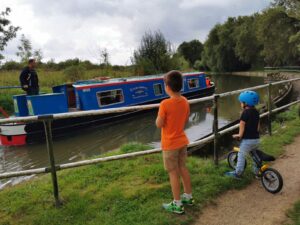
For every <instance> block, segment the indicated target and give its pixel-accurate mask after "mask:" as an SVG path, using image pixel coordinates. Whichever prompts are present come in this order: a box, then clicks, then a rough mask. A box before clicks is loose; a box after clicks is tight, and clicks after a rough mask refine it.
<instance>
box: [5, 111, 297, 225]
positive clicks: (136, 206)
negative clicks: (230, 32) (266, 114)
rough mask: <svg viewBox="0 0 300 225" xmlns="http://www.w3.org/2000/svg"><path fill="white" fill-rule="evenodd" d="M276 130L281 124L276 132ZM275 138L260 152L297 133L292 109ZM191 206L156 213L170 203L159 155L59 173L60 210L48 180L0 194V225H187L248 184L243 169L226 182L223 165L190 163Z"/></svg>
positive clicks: (206, 161)
mask: <svg viewBox="0 0 300 225" xmlns="http://www.w3.org/2000/svg"><path fill="white" fill-rule="evenodd" d="M278 124H281V125H282V124H283V125H284V126H283V128H280V126H279V125H278ZM273 125H274V136H272V137H263V139H262V146H263V149H264V150H265V151H267V152H269V153H273V154H275V155H279V154H280V153H282V151H283V148H282V147H283V146H284V145H285V144H288V143H290V142H292V140H293V137H294V136H296V135H297V134H299V133H300V119H299V118H298V116H297V109H296V108H294V109H293V110H292V111H291V112H288V113H284V114H283V115H282V116H281V118H280V119H278V120H277V121H275V122H274V124H273ZM141 147H142V149H148V148H149V147H147V146H141V145H140V144H134V143H130V144H127V145H125V146H123V147H122V148H121V149H120V150H118V151H117V152H114V153H109V155H111V154H119V153H127V152H131V151H136V150H140V149H141ZM188 168H189V170H190V172H191V176H192V185H193V196H194V198H195V200H196V205H195V206H193V207H186V214H185V215H183V216H177V215H172V214H169V213H167V212H165V211H163V210H162V209H161V204H162V203H163V202H168V201H170V200H171V191H170V186H169V181H168V176H167V173H166V172H165V171H164V169H163V164H162V158H161V154H155V155H149V156H143V157H139V158H135V159H128V160H119V161H111V162H107V163H101V164H98V165H94V166H86V167H81V168H76V169H71V170H64V171H59V172H58V182H59V190H60V196H61V198H62V200H63V203H64V204H63V206H62V207H61V208H59V209H57V208H55V207H54V206H53V203H54V199H53V194H52V184H51V178H50V175H44V176H39V177H37V178H35V179H32V180H30V181H28V182H24V183H21V184H19V185H16V186H14V187H9V188H7V189H5V190H2V191H0V218H1V221H0V224H6V225H9V224H43V225H47V224H56V225H59V224H103V225H106V224H109V225H111V224H114V225H122V224H130V225H134V224H139V225H140V224H147V225H151V224H153V225H154V224H155V225H159V224H161V225H167V224H175V225H179V224H181V225H183V224H191V223H192V222H193V221H195V219H197V218H198V216H199V212H200V211H201V209H202V208H203V207H204V206H205V205H206V204H207V203H209V202H211V201H213V200H214V199H215V198H216V197H217V196H218V195H220V194H222V193H223V192H225V191H226V190H229V189H240V188H243V187H244V186H246V185H247V184H249V183H250V182H251V180H252V179H253V176H252V174H251V171H250V170H251V168H250V167H248V168H247V170H246V173H245V177H244V179H242V180H241V181H236V180H232V179H231V178H228V177H225V176H224V172H226V171H228V170H229V168H228V166H227V163H226V162H225V160H223V161H221V162H220V165H219V167H215V166H214V165H213V163H212V160H210V159H202V158H199V157H195V156H192V157H189V160H188Z"/></svg>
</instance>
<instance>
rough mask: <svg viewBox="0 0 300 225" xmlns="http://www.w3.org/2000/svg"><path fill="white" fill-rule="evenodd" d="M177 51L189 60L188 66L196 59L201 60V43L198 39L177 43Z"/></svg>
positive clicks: (192, 64) (191, 65)
mask: <svg viewBox="0 0 300 225" xmlns="http://www.w3.org/2000/svg"><path fill="white" fill-rule="evenodd" d="M177 51H178V52H179V54H181V55H182V56H183V57H184V59H185V60H187V61H188V62H189V64H190V67H193V66H194V64H195V62H196V61H197V60H201V54H202V51H203V44H202V43H201V42H200V41H199V40H192V41H190V42H183V43H181V44H180V45H179V47H178V50H177Z"/></svg>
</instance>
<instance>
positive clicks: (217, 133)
mask: <svg viewBox="0 0 300 225" xmlns="http://www.w3.org/2000/svg"><path fill="white" fill-rule="evenodd" d="M218 98H219V95H214V122H213V132H214V135H215V137H214V163H215V165H216V166H218V164H219V156H218V139H219V132H218V130H219V125H218Z"/></svg>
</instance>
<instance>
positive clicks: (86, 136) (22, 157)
mask: <svg viewBox="0 0 300 225" xmlns="http://www.w3.org/2000/svg"><path fill="white" fill-rule="evenodd" d="M212 80H213V81H214V82H215V84H216V87H217V91H216V92H217V93H223V92H227V91H231V90H236V89H242V88H245V87H251V86H255V85H259V84H262V83H263V78H257V77H254V78H253V77H242V76H241V77H237V76H228V75H225V76H220V75H219V76H212ZM261 94H263V93H261ZM219 102H220V104H219V105H220V108H219V115H220V118H219V126H220V127H221V126H223V125H226V124H227V123H228V122H230V121H232V120H235V119H237V118H238V117H239V113H240V105H239V102H238V101H237V96H229V97H226V98H222V99H220V101H219ZM210 106H211V103H210V102H205V103H199V104H196V105H192V106H191V115H190V117H189V121H188V123H187V126H186V133H187V135H188V137H189V139H190V141H194V140H196V139H199V138H200V137H202V136H204V135H206V134H208V133H210V132H211V130H212V121H213V115H212V112H211V111H210ZM156 114H157V111H151V112H147V113H144V114H141V115H138V116H136V117H135V118H134V119H129V120H123V121H119V122H115V123H110V124H107V125H105V126H101V127H96V128H95V127H93V128H92V129H91V128H90V129H85V130H81V131H79V133H78V134H76V135H72V136H71V137H68V138H64V139H62V140H56V141H55V142H54V154H55V160H56V163H57V164H61V163H66V162H71V161H79V160H82V159H86V158H89V157H91V156H95V155H100V154H101V153H103V152H106V151H111V150H113V149H116V148H118V147H119V146H120V145H122V144H124V143H128V142H133V141H137V142H141V143H145V144H150V145H152V146H155V147H158V146H159V145H160V130H159V129H157V128H156V127H155V124H154V121H155V118H156ZM48 165H49V161H48V155H47V149H46V145H45V144H36V145H28V146H22V147H3V146H0V173H3V172H9V171H16V170H24V169H30V168H38V167H45V166H48ZM19 180H20V179H12V180H9V181H7V180H2V181H0V189H1V185H6V184H11V183H16V182H19ZM6 182H8V183H6Z"/></svg>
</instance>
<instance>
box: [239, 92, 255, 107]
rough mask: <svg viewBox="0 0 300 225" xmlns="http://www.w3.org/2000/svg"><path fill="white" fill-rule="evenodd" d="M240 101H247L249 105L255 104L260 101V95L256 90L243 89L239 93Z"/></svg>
mask: <svg viewBox="0 0 300 225" xmlns="http://www.w3.org/2000/svg"><path fill="white" fill-rule="evenodd" d="M239 101H240V102H244V103H246V104H247V105H248V106H255V105H257V104H258V102H259V95H258V94H257V93H256V92H255V91H243V92H242V93H241V94H240V95H239Z"/></svg>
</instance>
